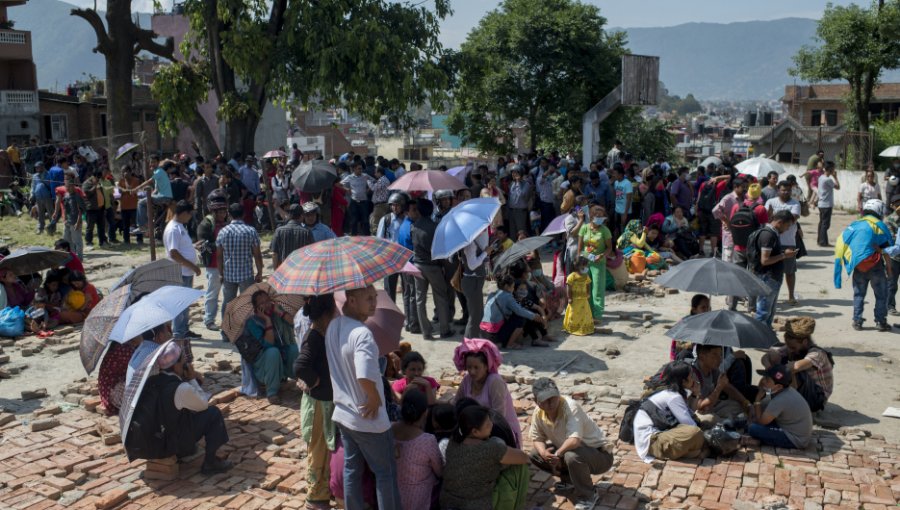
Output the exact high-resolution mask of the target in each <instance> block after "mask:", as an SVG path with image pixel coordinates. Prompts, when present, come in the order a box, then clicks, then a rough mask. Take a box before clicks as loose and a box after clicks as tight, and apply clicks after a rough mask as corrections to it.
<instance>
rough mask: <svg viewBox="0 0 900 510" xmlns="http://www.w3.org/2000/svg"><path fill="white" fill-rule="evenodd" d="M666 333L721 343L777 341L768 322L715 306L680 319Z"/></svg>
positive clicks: (737, 345) (768, 343)
mask: <svg viewBox="0 0 900 510" xmlns="http://www.w3.org/2000/svg"><path fill="white" fill-rule="evenodd" d="M666 336H667V337H669V338H672V339H674V340H680V341H682V342H693V343H695V344H700V345H721V346H722V347H735V348H748V349H768V348H769V347H772V346H773V345H775V344H777V343H778V337H777V336H776V335H775V331H773V330H772V328H770V327H769V326H767V325H766V324H765V323H763V322H760V321H758V320H756V319H754V318H752V317H748V316H746V315H744V314H742V313H738V312H732V311H731V310H716V311H714V312H706V313H701V314H698V315H691V316H689V317H685V318H684V319H681V321H679V322H678V324H676V325H675V326H673V327H672V329H670V330H668V331H666Z"/></svg>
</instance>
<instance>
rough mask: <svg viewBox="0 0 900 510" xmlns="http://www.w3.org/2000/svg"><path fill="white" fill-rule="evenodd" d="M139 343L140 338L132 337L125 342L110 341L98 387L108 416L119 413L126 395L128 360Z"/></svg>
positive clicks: (99, 373) (102, 364) (101, 364)
mask: <svg viewBox="0 0 900 510" xmlns="http://www.w3.org/2000/svg"><path fill="white" fill-rule="evenodd" d="M139 344H140V338H132V339H131V340H130V341H128V342H125V343H124V344H120V343H119V342H110V343H109V349H107V351H106V354H104V355H103V361H101V362H100V371H99V372H98V373H97V388H98V389H99V391H100V403H101V404H103V407H104V408H106V415H107V416H115V415H117V414H119V408H121V407H122V399H123V398H124V397H125V377H126V375H127V374H128V362H129V361H131V356H132V355H133V354H134V350H135V349H136V348H137V346H138V345H139Z"/></svg>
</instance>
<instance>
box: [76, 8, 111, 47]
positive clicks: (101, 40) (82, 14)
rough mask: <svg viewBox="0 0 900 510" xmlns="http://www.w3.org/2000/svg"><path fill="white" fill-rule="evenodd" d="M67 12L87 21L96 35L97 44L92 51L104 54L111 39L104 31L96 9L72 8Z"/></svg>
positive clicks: (109, 45)
mask: <svg viewBox="0 0 900 510" xmlns="http://www.w3.org/2000/svg"><path fill="white" fill-rule="evenodd" d="M69 14H70V15H72V16H77V17H79V18H82V19H83V20H85V21H87V22H88V24H89V25H91V28H93V29H94V33H95V34H96V35H97V46H96V47H95V48H94V53H102V54H104V55H106V54H107V53H108V52H109V51H110V50H111V49H112V47H111V45H112V41H110V39H109V35H108V34H107V33H106V26H104V25H103V20H102V19H100V15H99V14H97V11H95V10H93V9H72V10H71V11H69Z"/></svg>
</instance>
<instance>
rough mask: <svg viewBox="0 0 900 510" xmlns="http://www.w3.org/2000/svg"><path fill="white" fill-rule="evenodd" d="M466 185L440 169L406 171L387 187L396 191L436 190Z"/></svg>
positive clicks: (455, 188)
mask: <svg viewBox="0 0 900 510" xmlns="http://www.w3.org/2000/svg"><path fill="white" fill-rule="evenodd" d="M465 187H466V185H465V184H463V183H462V182H460V180H459V179H457V178H456V177H453V176H452V175H450V174H448V173H447V172H441V171H440V170H417V171H415V172H406V173H405V174H403V177H400V178H399V179H397V180H396V181H394V183H393V184H391V185H390V186H388V189H391V190H397V191H406V192H410V191H437V190H439V189H452V190H458V189H463V188H465Z"/></svg>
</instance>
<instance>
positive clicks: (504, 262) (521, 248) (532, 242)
mask: <svg viewBox="0 0 900 510" xmlns="http://www.w3.org/2000/svg"><path fill="white" fill-rule="evenodd" d="M551 240H552V239H550V238H549V237H547V236H537V237H527V238H525V239H522V240H521V241H518V242H516V243H515V244H514V245H512V246H510V247H509V249H508V250H506V251H505V252H503V253H502V254H500V256H499V257H497V260H496V261H495V262H494V268H495V269H501V268H504V267H506V266H509V265H511V264H512V263H513V262H515V261H517V260H519V259H522V258H524V257H525V256H526V255H528V254H529V253H531V252H533V251H534V250H537V249H539V248H541V247H542V246H544V245H545V244H547V243H549V242H550V241H551Z"/></svg>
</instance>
